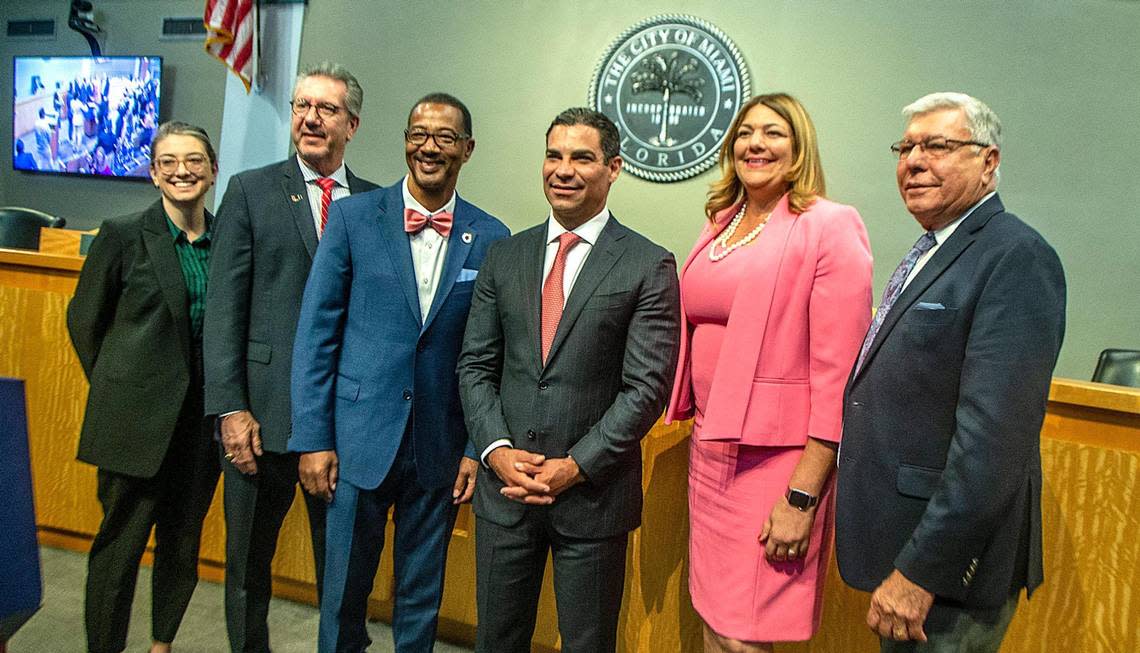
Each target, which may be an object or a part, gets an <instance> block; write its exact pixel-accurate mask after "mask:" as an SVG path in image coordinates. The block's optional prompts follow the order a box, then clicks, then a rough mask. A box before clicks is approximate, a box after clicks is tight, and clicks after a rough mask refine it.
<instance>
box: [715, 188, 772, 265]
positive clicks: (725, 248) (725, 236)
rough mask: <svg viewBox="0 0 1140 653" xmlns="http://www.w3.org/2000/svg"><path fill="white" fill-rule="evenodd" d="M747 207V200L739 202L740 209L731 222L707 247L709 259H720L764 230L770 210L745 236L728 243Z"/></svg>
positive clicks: (742, 220)
mask: <svg viewBox="0 0 1140 653" xmlns="http://www.w3.org/2000/svg"><path fill="white" fill-rule="evenodd" d="M747 209H748V202H745V203H743V204H741V205H740V211H738V212H737V213H736V217H734V218H733V219H732V222H730V223H728V227H726V228H725V230H724V232H722V233H721V235H720V236H718V237H717V239H716V240H714V241H713V244H712V247H710V248H709V260H710V261H714V262H715V261H719V260H721V259H722V258H724V257H726V256H728V255H729V254H731V253H732V252H733V251H735V250H737V249H739V248H741V247H744V246H745V245H747V244H748V243H750V242H752V241H754V240H756V237H757V236H759V235H760V232H761V231H764V226H765V225H767V224H768V218H770V217H772V212H771V211H769V212H768V213H767V214H766V215H765V216H764V219H763V220H761V221H760V224H758V225H756V228H755V229H753V230H752V231H750V232H749V233H748V235H747V236H745V237H744V238H741V239H740V240H738V241H736V242H735V243H733V244H731V245H729V244H728V241H729V240H730V239H731V238H732V237H733V236H734V235H735V234H736V230H737V228H738V227H740V223H741V222H744V212H745V211H746V210H747ZM717 245H720V249H721V251H720V252H719V253H718V252H717V251H716V247H717Z"/></svg>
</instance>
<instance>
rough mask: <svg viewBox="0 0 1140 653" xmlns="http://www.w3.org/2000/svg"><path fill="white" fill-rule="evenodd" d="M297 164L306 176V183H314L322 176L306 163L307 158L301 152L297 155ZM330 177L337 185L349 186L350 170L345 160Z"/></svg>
mask: <svg viewBox="0 0 1140 653" xmlns="http://www.w3.org/2000/svg"><path fill="white" fill-rule="evenodd" d="M297 165H299V166H301V176H302V177H304V178H305V183H306V184H308V183H313V182H315V181H317V180H318V179H320V178H321V176H322V175H321V174H320V173H318V172H317V171H316V170H313V169H312V168H310V167H309V164H307V163H305V160H304V159H302V158H301V155H300V154H298V155H297ZM329 177H330V178H331V179H332V180H333V181H335V182H336V185H337V186H340V187H341V188H348V172H347V168H345V166H344V161H341V162H340V167H338V168H337V169H336V170H333V173H332V174H331V175H329Z"/></svg>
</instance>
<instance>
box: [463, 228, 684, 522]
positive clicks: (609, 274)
mask: <svg viewBox="0 0 1140 653" xmlns="http://www.w3.org/2000/svg"><path fill="white" fill-rule="evenodd" d="M546 228H547V226H546V223H545V222H544V223H542V224H540V225H538V226H536V227H532V228H531V229H528V230H527V231H524V232H522V233H521V234H519V235H517V236H514V237H512V238H508V239H506V240H501V241H498V242H496V243H495V244H493V245H491V248H490V250H489V251H488V253H487V257H486V258H485V259H484V260H483V265H482V267H481V268H480V270H479V276H478V277H477V278H476V280H475V289H474V293H473V296H472V299H471V312H470V314H469V316H468V319H467V330H466V333H465V335H464V340H463V352H462V354H460V358H459V392H460V398H461V399H462V402H463V411H464V415H465V416H466V420H467V430H468V432H469V434H470V436H471V439H472V441H473V442H474V444H475V450H476V452H477V453H478V454H480V455H481V454H482V453H483V451H484V450H485V449H486V448H487V446H489V445H490V444H491V442H493V441H495V440H497V439H499V438H503V437H508V438H510V440H511V442H512V444H513V446H515V447H517V448H520V449H526V450H528V451H533V452H538V453H542V454H544V455H546V456H548V457H558V458H561V457H565V456H567V455H572V456H573V457H574V460H575V461H576V462H577V463H578V465H579V466H580V467H581V469H582V472H583V473H584V474H585V476H586V478H587V480H586V482H585V483H581V484H579V485H576V486H574V487H572V488H570V489H569V490H567V491H566V492H564V493H563V494H562V495H560V496H559V497H558V499H557V500H556V501H555V502H554V504H553V505H551V506H550V507H548V508H545V507H544V508H534V507H527V506H524V505H522V504H518V503H515V502H512V501H509V500H507V499H506V498H504V497H503V496H502V495H500V494H499V490H500V489H501V488H502V487H503V483H502V481H500V480H499V478H498V476H496V475H495V473H494V472H491V471H489V470H488V469H486V467H484V466H482V465H481V466H480V469H479V478H478V482H477V483H476V485H475V511H476V514H478V515H479V516H480V517H482V518H484V519H487V520H489V521H491V522H494V523H496V524H499V525H502V526H508V527H509V526H513V525H514V524H516V523H518V522H519V520H521V519H522V517H523V514H524V511H526V510H528V509H541V510H549V511H550V516H551V520H552V523H553V526H554V528H555V529H556V530H557V531H558V532H559V533H561V534H563V535H566V536H569V537H586V538H601V537H610V536H613V535H617V534H620V533H623V532H627V531H630V530H632V529H634V528H636V527H637V526H638V525H639V524H640V523H641V438H642V437H644V436H645V434H646V433H647V432H648V431H649V429H650V427H652V426H653V424H654V422H656V421H657V418H658V417H660V416H661V412H662V410H663V409H664V408H665V402H666V401H667V400H668V398H669V389H670V384H671V382H672V379H673V370H674V367H675V366H676V364H677V348H678V342H679V334H680V315H679V313H680V309H679V293H678V284H677V268H676V262H675V261H674V260H673V255H672V254H670V253H669V252H667V251H666V250H664V249H662V248H661V247H659V246H657V245H655V244H653V243H652V242H650V241H649V240H648V239H646V238H645V237H643V236H641V235H639V234H637V233H636V232H634V231H632V230H630V229H627V228H626V227H624V226H622V225H621V224H620V223H618V221H617V219H615V218H614V217H612V216H611V217H610V220H609V222H608V223H607V224H606V227H605V229H603V230H602V233H601V235H600V236H599V238H598V242H597V244H595V245H594V248H593V250H592V251H591V253H590V255H589V257H588V258H587V259H586V262H585V264H584V265H583V267H582V270H581V272H580V273H579V274H578V278H577V280H576V281H575V282H574V287H573V288H572V290H571V292H570V296H569V297H567V299H566V307H565V310H564V311H563V314H562V318H561V320H560V321H559V323H558V331H557V332H556V333H555V336H554V342H553V344H552V345H551V348H550V355H549V358H548V361H547V364H546V366H545V367H544V366H543V365H542V359H541V345H540V339H541V327H540V315H539V314H540V310H541V308H542V268H543V259H544V256H545V252H546V242H545V241H546Z"/></svg>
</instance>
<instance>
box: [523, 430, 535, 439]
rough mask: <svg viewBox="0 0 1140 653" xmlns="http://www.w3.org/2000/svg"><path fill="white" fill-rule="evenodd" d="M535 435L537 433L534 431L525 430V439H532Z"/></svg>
mask: <svg viewBox="0 0 1140 653" xmlns="http://www.w3.org/2000/svg"><path fill="white" fill-rule="evenodd" d="M537 435H538V434H537V433H535V432H534V431H527V432H526V439H527V440H533V439H534V438H535V437H536V436H537Z"/></svg>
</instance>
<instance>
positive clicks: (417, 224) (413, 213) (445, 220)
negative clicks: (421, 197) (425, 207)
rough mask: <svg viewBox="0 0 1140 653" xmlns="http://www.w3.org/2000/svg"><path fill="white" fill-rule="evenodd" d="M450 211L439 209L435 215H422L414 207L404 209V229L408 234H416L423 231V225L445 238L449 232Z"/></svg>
mask: <svg viewBox="0 0 1140 653" xmlns="http://www.w3.org/2000/svg"><path fill="white" fill-rule="evenodd" d="M451 223H452V218H451V212H450V211H440V212H439V213H436V214H435V215H424V214H423V213H420V212H419V211H417V210H415V209H404V231H406V232H407V233H410V234H418V233H419V232H421V231H423V229H424V227H429V226H430V227H431V228H432V229H435V230H436V231H437V232H439V235H441V236H443V237H444V238H447V234H449V233H451Z"/></svg>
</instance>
